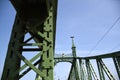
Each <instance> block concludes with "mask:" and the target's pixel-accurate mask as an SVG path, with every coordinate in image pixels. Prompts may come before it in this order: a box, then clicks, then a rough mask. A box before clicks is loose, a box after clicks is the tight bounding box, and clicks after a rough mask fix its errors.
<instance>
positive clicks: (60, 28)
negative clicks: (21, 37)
mask: <svg viewBox="0 0 120 80" xmlns="http://www.w3.org/2000/svg"><path fill="white" fill-rule="evenodd" d="M58 2H59V3H58V16H57V30H56V48H55V53H56V54H61V53H65V54H68V53H71V39H70V36H72V35H74V36H75V45H76V49H77V55H78V56H90V55H98V54H104V53H109V52H114V51H119V50H120V37H119V36H120V20H119V21H118V22H117V23H116V24H115V26H114V27H113V28H112V29H111V30H110V31H109V33H108V34H107V35H106V36H105V37H104V39H103V40H102V41H101V42H100V43H99V45H98V46H97V47H96V48H95V49H94V50H93V51H92V52H91V53H90V51H91V49H92V48H93V47H94V46H95V45H96V43H97V42H98V41H99V40H100V39H101V37H102V36H103V35H104V34H105V33H106V31H107V30H108V29H109V28H110V27H111V26H112V25H113V23H114V22H115V21H116V20H117V19H118V17H120V0H58ZM15 13H16V12H15V10H14V8H13V6H12V5H11V3H10V1H8V0H0V37H1V41H0V45H1V47H0V48H1V50H0V59H1V61H0V63H1V64H0V75H1V74H2V68H3V64H4V60H5V56H6V52H7V46H8V43H9V38H10V34H11V29H12V25H13V22H14V17H15ZM117 45H118V46H117ZM116 46H117V47H116ZM64 64H67V65H66V66H65V67H64V71H65V73H66V74H65V75H64V76H63V75H62V74H63V73H62V72H61V74H60V72H59V73H57V72H56V76H57V77H60V78H61V79H62V80H65V77H67V74H68V73H67V72H68V71H67V70H66V68H68V67H69V66H70V64H69V63H60V64H58V65H57V66H56V70H57V69H59V68H60V67H59V66H62V65H64ZM67 66H68V67H67ZM57 74H58V75H57ZM61 76H63V77H61Z"/></svg>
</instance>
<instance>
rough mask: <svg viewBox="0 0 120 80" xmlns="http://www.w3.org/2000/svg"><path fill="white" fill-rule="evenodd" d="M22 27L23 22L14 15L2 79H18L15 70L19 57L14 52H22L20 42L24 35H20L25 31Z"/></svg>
mask: <svg viewBox="0 0 120 80" xmlns="http://www.w3.org/2000/svg"><path fill="white" fill-rule="evenodd" d="M24 28H25V27H24V24H23V23H22V22H21V21H20V20H19V17H18V16H16V19H15V23H14V26H13V30H12V33H11V38H10V42H9V46H8V51H7V56H6V60H5V64H4V69H3V74H2V80H19V78H18V76H19V73H17V74H16V71H17V69H18V68H20V62H21V59H20V58H19V57H18V56H17V54H16V53H17V52H18V53H20V54H22V46H20V43H22V42H23V40H24V36H21V35H22V34H23V33H24V32H25V30H24Z"/></svg>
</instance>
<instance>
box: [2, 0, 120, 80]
mask: <svg viewBox="0 0 120 80" xmlns="http://www.w3.org/2000/svg"><path fill="white" fill-rule="evenodd" d="M10 1H11V3H12V4H13V6H14V7H15V9H16V11H17V14H16V18H15V22H14V26H13V30H12V34H11V38H10V42H9V46H8V51H7V56H6V60H5V64H4V69H3V74H2V78H1V80H20V79H22V77H24V76H25V75H26V74H27V73H28V72H29V71H30V70H33V71H34V72H35V73H36V78H35V80H54V66H55V64H56V63H58V62H70V63H71V64H72V66H71V70H70V73H69V77H68V80H93V78H94V79H95V80H99V79H100V80H105V79H106V77H105V73H106V75H107V76H108V78H109V79H110V80H115V78H114V76H113V75H112V74H111V72H110V71H109V69H108V68H107V67H106V65H105V64H104V62H103V61H102V59H107V58H113V61H114V64H115V68H116V71H117V73H118V77H119V79H120V51H118V52H114V53H109V54H104V55H98V56H90V57H77V55H76V46H75V44H74V39H73V38H74V37H73V36H72V37H71V38H72V56H69V57H68V56H62V57H54V55H55V54H54V48H55V35H56V16H57V0H39V1H38V0H27V1H23V0H10ZM21 4H22V5H21ZM27 33H29V34H30V36H29V38H27V39H24V38H25V36H26V35H27ZM31 40H34V42H33V43H29V42H30V41H31ZM27 46H29V47H32V48H29V47H27ZM36 46H37V48H36ZM26 47H27V48H26ZM33 51H37V52H36V53H35V56H33V57H32V58H31V59H30V60H28V59H27V58H26V56H23V53H24V52H33ZM78 60H79V65H78ZM90 60H96V63H97V68H98V71H99V75H100V76H99V78H98V77H97V74H96V72H95V70H94V67H93V66H92V64H91V62H90ZM21 61H23V62H24V63H25V64H24V65H22V66H21ZM37 65H38V66H37Z"/></svg>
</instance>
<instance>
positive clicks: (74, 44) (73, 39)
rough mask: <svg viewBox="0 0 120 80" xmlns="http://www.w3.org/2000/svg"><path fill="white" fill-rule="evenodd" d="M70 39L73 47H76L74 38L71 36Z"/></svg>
mask: <svg viewBox="0 0 120 80" xmlns="http://www.w3.org/2000/svg"><path fill="white" fill-rule="evenodd" d="M70 38H72V47H75V44H74V36H71V37H70Z"/></svg>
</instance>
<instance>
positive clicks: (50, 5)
mask: <svg viewBox="0 0 120 80" xmlns="http://www.w3.org/2000/svg"><path fill="white" fill-rule="evenodd" d="M27 1H28V0H27ZM27 1H21V0H17V1H15V0H11V2H12V4H13V5H14V7H15V9H16V11H17V15H16V19H15V23H14V26H13V30H12V34H11V39H10V42H9V46H8V52H7V56H6V60H5V64H4V69H3V74H2V78H1V80H19V79H21V78H22V77H24V76H25V75H26V74H27V73H28V72H29V71H30V70H33V71H34V72H35V73H36V74H37V75H38V76H39V77H40V78H41V79H42V80H54V73H53V71H54V47H55V31H56V13H57V0H51V1H47V0H46V1H45V0H43V1H41V2H37V1H32V0H31V1H28V2H27ZM35 4H38V6H36V7H34V6H31V7H32V9H31V8H29V6H28V5H35ZM23 5H24V6H23ZM25 6H26V7H25ZM24 7H25V8H24ZM38 7H42V8H40V14H36V15H37V16H36V15H34V10H35V11H36V12H37V10H38V13H39V8H38ZM36 8H37V9H36ZM23 9H25V10H23ZM26 10H28V11H26ZM29 11H30V12H32V13H28V12H29ZM26 14H27V16H26ZM43 14H44V15H43ZM28 33H29V37H27V38H25V36H26V35H27V34H28ZM31 40H34V42H32V43H30V41H31ZM25 46H28V47H25ZM36 47H37V48H36ZM33 51H36V52H38V53H37V54H35V56H33V57H32V58H31V59H30V60H28V59H27V58H26V56H24V55H23V52H30V53H32V52H33ZM21 61H23V62H24V63H25V64H24V65H22V66H21ZM36 65H38V66H39V67H41V69H40V68H39V67H37V66H36ZM39 77H36V80H40V79H39Z"/></svg>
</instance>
